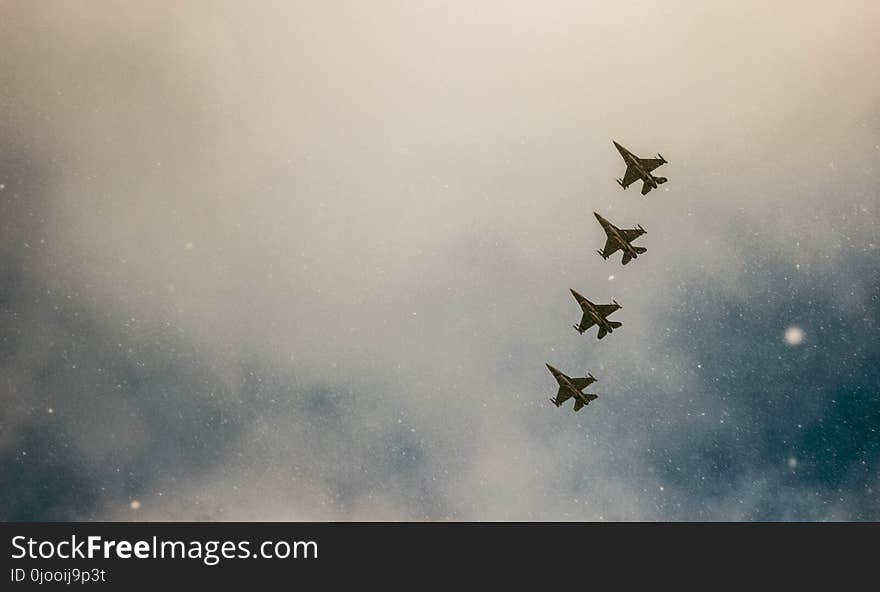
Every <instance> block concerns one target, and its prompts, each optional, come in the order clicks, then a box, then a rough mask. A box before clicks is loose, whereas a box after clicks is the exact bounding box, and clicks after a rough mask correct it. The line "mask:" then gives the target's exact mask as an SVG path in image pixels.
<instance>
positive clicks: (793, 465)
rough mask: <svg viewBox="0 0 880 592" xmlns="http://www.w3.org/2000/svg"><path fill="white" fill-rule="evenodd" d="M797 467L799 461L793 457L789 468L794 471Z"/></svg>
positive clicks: (789, 462)
mask: <svg viewBox="0 0 880 592" xmlns="http://www.w3.org/2000/svg"><path fill="white" fill-rule="evenodd" d="M796 467H797V459H796V458H795V457H793V456H792V457H791V458H790V459H788V468H789V469H794V468H796Z"/></svg>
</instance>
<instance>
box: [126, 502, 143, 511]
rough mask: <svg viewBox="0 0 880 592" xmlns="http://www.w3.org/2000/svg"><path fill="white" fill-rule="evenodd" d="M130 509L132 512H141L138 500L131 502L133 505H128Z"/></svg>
mask: <svg viewBox="0 0 880 592" xmlns="http://www.w3.org/2000/svg"><path fill="white" fill-rule="evenodd" d="M128 507H130V508H131V509H132V510H140V509H141V503H140V502H139V501H138V500H131V503H130V504H128Z"/></svg>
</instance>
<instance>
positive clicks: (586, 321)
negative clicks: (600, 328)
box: [578, 313, 596, 332]
mask: <svg viewBox="0 0 880 592" xmlns="http://www.w3.org/2000/svg"><path fill="white" fill-rule="evenodd" d="M595 324H596V323H594V322H593V319H591V318H590V315H588V314H587V313H584V316H583V317H582V318H581V324H580V325H578V331H581V332H583V331H586V330H587V329H589V328H590V327H592V326H593V325H595Z"/></svg>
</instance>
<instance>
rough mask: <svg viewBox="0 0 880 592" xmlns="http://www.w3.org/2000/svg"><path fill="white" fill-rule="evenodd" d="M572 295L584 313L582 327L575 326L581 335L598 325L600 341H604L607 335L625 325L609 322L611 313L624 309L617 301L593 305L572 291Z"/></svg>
mask: <svg viewBox="0 0 880 592" xmlns="http://www.w3.org/2000/svg"><path fill="white" fill-rule="evenodd" d="M571 295H572V296H574V299H575V300H577V303H578V304H579V305H580V307H581V310H582V311H584V316H583V317H582V318H581V323H580V325H573V326H574V330H575V331H577V332H578V333H580V334H581V335H583V333H584V331H586V330H587V329H589V328H590V327H592V326H593V325H598V326H599V339H602V338H603V337H605V335H607V334H608V333H612V332H613V331H614V330H615V329H617V328H618V327H620V326H621V325H623V323H618V322H616V321H609V320H608V316H609V315H611V313H613V312H614V311H615V310H619V309H621V308H623V307H622V306H620V305H619V304H617V301H616V300H612V301H611V304H593V303H592V302H590V301H589V300H587V299H586V298H584V297H583V296H581V295H580V294H578V293H577V292H575V291H574V290H571Z"/></svg>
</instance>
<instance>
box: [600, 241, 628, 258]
mask: <svg viewBox="0 0 880 592" xmlns="http://www.w3.org/2000/svg"><path fill="white" fill-rule="evenodd" d="M627 240H629V239H627ZM619 248H620V245H619V244H617V241H616V240H614V239H613V238H611V237H610V236H609V237H608V240H606V241H605V248H604V249H602V257H605V258H606V259H607V258H608V257H610V256H611V255H613V254H614V253H616V252H617V250H618V249H619Z"/></svg>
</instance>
